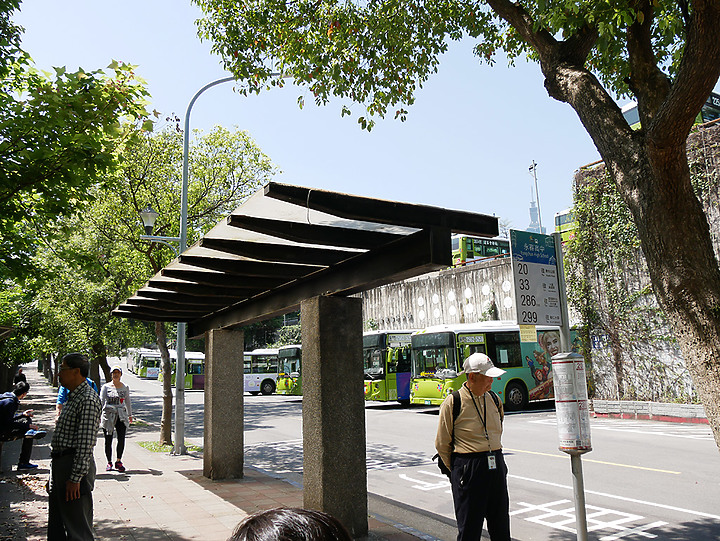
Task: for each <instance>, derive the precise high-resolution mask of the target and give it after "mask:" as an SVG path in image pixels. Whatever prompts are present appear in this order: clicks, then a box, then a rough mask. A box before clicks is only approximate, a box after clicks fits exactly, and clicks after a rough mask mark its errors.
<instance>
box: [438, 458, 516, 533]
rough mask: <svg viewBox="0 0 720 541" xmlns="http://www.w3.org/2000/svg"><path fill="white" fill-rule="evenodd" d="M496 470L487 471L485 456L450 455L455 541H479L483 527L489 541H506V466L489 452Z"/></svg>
mask: <svg viewBox="0 0 720 541" xmlns="http://www.w3.org/2000/svg"><path fill="white" fill-rule="evenodd" d="M493 454H494V455H495V460H496V464H497V468H496V469H494V470H490V469H489V468H488V453H473V454H470V455H467V454H466V455H462V454H455V455H453V465H452V475H451V477H450V482H451V484H452V493H453V501H454V503H455V518H456V519H457V525H458V536H457V541H480V536H481V535H482V529H483V523H484V521H485V520H487V529H488V533H489V534H490V539H491V540H492V541H510V502H509V498H508V491H507V466H506V465H505V459H504V458H503V454H502V451H493Z"/></svg>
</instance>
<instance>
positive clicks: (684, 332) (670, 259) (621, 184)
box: [541, 58, 720, 450]
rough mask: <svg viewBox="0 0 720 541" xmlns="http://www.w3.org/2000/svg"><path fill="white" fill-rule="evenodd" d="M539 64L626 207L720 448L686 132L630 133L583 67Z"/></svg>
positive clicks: (709, 306)
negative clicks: (577, 119) (597, 154)
mask: <svg viewBox="0 0 720 541" xmlns="http://www.w3.org/2000/svg"><path fill="white" fill-rule="evenodd" d="M550 60H553V59H552V58H550ZM541 65H542V69H543V74H544V75H545V78H546V79H545V87H546V88H547V90H548V92H549V94H550V96H552V97H553V98H555V99H558V100H560V101H565V102H567V103H569V104H570V105H571V106H572V107H573V109H575V111H576V112H577V114H578V116H579V117H580V121H581V122H582V123H583V126H585V129H586V130H587V132H588V134H589V135H590V137H591V138H592V139H593V142H594V143H595V146H596V147H597V149H598V151H599V152H600V156H601V157H602V159H603V161H604V162H605V165H606V166H607V168H608V171H609V172H610V174H611V176H612V178H613V180H614V181H615V184H616V185H617V187H618V190H619V191H620V193H621V195H622V197H623V200H624V201H625V203H626V204H627V205H628V207H629V209H630V212H631V214H632V217H633V221H634V222H635V225H636V227H637V230H638V237H639V238H640V246H641V248H642V251H643V253H644V255H645V259H646V261H647V264H648V271H649V274H650V280H651V282H652V285H653V289H654V292H655V296H656V298H657V300H658V302H659V304H660V306H661V308H662V309H663V310H664V312H665V315H666V317H667V318H668V321H669V323H670V326H671V328H672V330H673V334H674V336H675V338H676V340H677V341H678V345H679V346H680V350H681V351H682V354H683V357H684V359H685V364H686V366H687V368H688V371H689V373H690V375H691V377H692V379H693V383H694V385H695V388H696V389H697V391H698V395H699V397H700V400H701V401H702V403H703V405H704V406H705V413H706V415H707V418H708V421H709V422H710V427H711V428H712V430H713V434H714V436H715V442H716V444H717V446H718V449H719V450H720V269H719V268H718V262H717V259H716V258H715V252H714V250H713V246H712V242H711V237H710V228H709V226H708V222H707V218H706V216H705V213H704V212H703V209H702V206H701V205H700V202H699V201H698V199H697V197H696V196H695V194H694V193H693V189H692V184H691V183H690V168H689V166H688V159H687V147H686V145H687V135H688V134H687V133H686V134H685V136H684V137H682V136H681V135H678V134H672V136H669V135H670V134H667V133H657V134H656V133H654V132H653V130H652V126H650V127H643V128H642V129H641V130H639V131H637V132H633V131H632V130H630V128H629V127H628V125H627V122H626V121H625V119H624V118H623V116H622V114H621V112H620V109H619V108H618V107H617V105H616V104H615V102H614V101H613V100H612V98H611V97H610V96H609V95H608V94H607V92H606V91H605V90H604V89H603V88H602V86H601V85H600V83H599V82H598V81H597V79H596V78H595V77H594V76H593V75H592V74H591V73H590V72H589V71H587V70H586V69H584V67H582V66H579V65H569V64H567V63H562V62H555V61H552V62H550V61H548V62H542V63H541ZM703 99H704V98H703ZM695 114H696V113H695ZM654 125H655V124H654ZM654 125H653V126H654ZM690 125H691V122H690V123H689V124H688V126H690ZM665 129H668V128H667V127H666V128H665ZM678 129H681V128H678ZM688 129H689V128H688Z"/></svg>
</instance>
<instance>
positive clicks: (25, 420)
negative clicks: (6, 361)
mask: <svg viewBox="0 0 720 541" xmlns="http://www.w3.org/2000/svg"><path fill="white" fill-rule="evenodd" d="M29 390H30V385H28V383H27V382H25V381H19V382H18V383H16V384H15V388H14V389H13V390H12V391H11V392H9V393H3V394H1V395H0V440H2V441H11V440H17V439H20V438H23V444H22V448H21V450H20V459H19V460H18V466H17V469H18V470H31V469H33V468H37V464H30V456H31V455H32V445H33V439H40V438H43V437H45V434H46V432H45V431H44V430H38V426H37V425H34V424H31V423H30V421H31V420H32V416H33V410H25V411H24V412H22V413H18V412H17V410H18V406H19V405H20V400H22V399H23V398H25V397H26V396H27V394H28V391H29Z"/></svg>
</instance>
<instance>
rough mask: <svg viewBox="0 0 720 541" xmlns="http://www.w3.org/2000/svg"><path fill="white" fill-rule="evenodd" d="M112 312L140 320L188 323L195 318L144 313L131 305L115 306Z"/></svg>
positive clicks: (116, 315)
mask: <svg viewBox="0 0 720 541" xmlns="http://www.w3.org/2000/svg"><path fill="white" fill-rule="evenodd" d="M112 314H113V315H114V316H115V317H124V318H132V319H139V320H140V321H164V322H168V323H175V322H185V323H189V322H191V321H193V320H195V319H197V317H196V316H186V317H179V316H176V315H174V314H171V315H158V314H157V313H154V312H153V313H144V312H140V311H138V310H136V309H133V308H132V307H131V308H130V309H127V310H126V309H123V308H119V307H118V308H115V310H113V311H112Z"/></svg>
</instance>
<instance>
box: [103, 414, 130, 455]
mask: <svg viewBox="0 0 720 541" xmlns="http://www.w3.org/2000/svg"><path fill="white" fill-rule="evenodd" d="M115 430H117V437H118V438H117V439H118V441H117V459H118V460H121V459H122V456H123V452H124V451H125V433H126V432H127V427H126V426H125V423H123V422H122V421H121V420H120V417H118V420H117V421H115ZM103 434H105V456H106V457H107V461H108V462H112V440H113V431H112V430H111V431H110V432H108V431H107V430H105V429H104V428H103Z"/></svg>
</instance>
